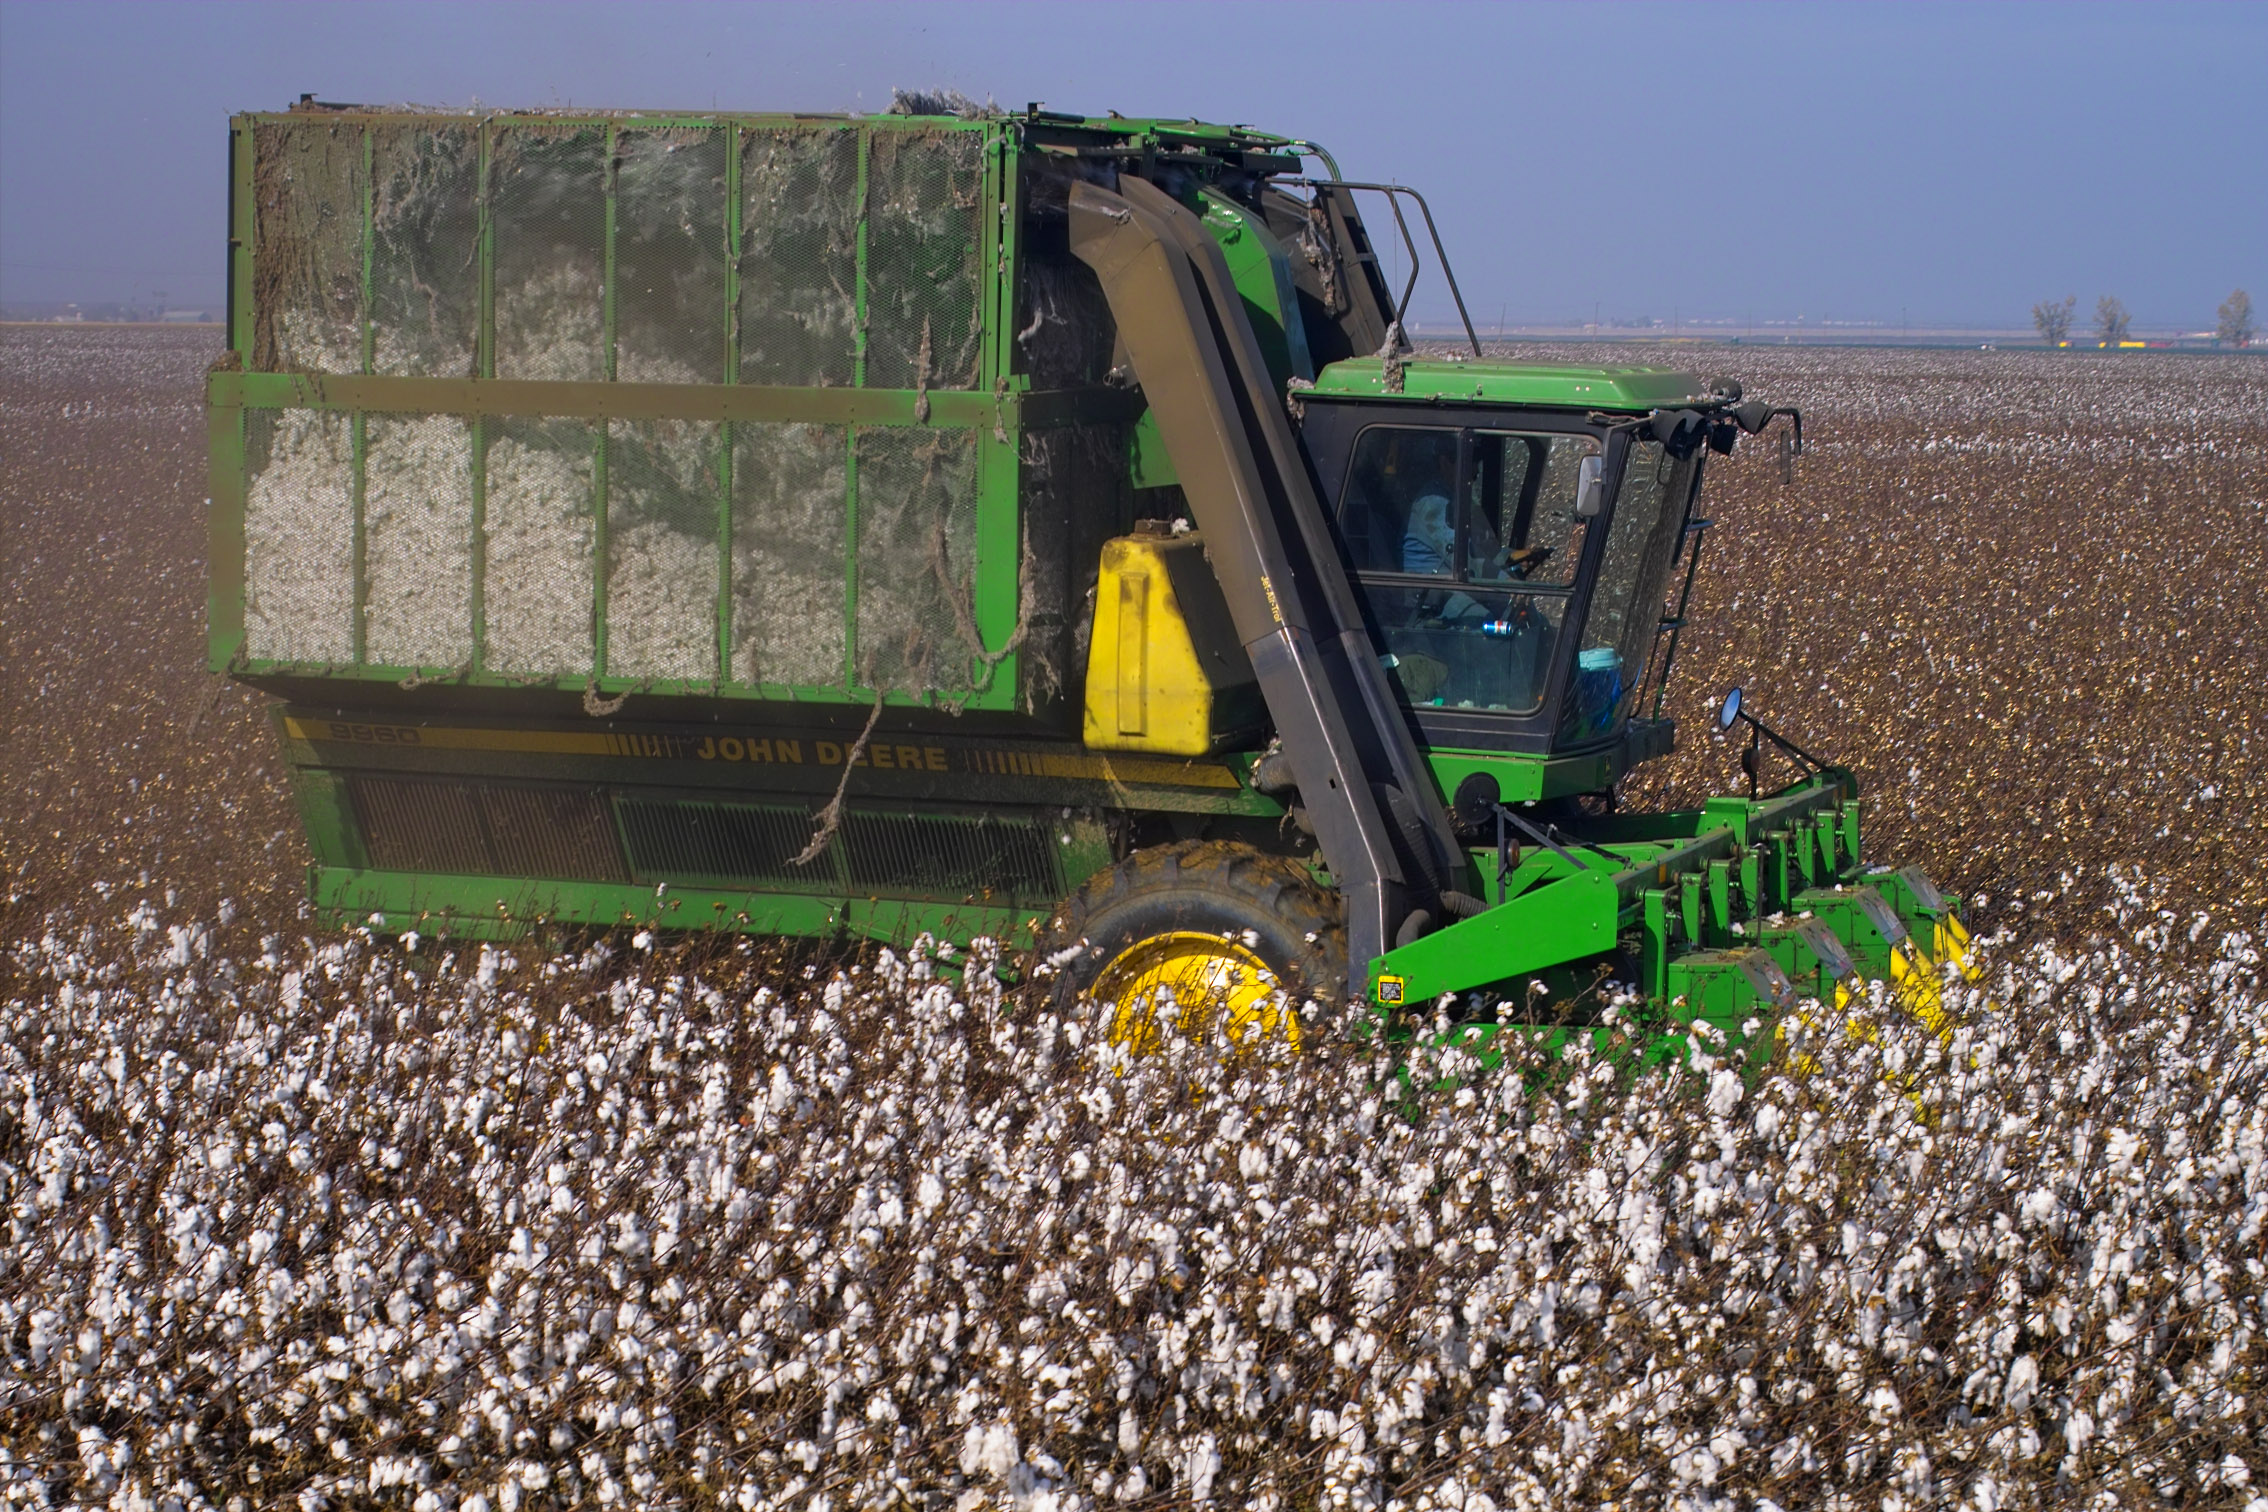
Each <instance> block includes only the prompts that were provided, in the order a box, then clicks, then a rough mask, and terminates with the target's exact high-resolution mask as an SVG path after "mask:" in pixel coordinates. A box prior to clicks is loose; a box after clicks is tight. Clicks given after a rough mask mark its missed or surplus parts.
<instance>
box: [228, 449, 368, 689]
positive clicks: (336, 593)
mask: <svg viewBox="0 0 2268 1512" xmlns="http://www.w3.org/2000/svg"><path fill="white" fill-rule="evenodd" d="M244 420H245V432H246V435H245V441H246V445H245V464H246V472H247V474H248V476H247V479H246V487H245V491H244V650H245V654H246V655H248V656H251V657H253V658H255V659H257V660H261V661H289V662H343V661H351V660H352V659H353V657H354V428H353V425H352V423H351V422H350V421H349V420H348V418H347V417H346V416H345V415H342V414H337V413H334V412H331V411H325V410H254V411H252V412H251V413H249V414H247V415H246V416H245V417H244Z"/></svg>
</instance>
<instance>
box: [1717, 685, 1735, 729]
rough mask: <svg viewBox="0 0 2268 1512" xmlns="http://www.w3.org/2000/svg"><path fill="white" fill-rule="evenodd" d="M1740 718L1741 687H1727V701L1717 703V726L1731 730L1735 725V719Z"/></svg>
mask: <svg viewBox="0 0 2268 1512" xmlns="http://www.w3.org/2000/svg"><path fill="white" fill-rule="evenodd" d="M1738 718H1740V689H1738V688H1727V689H1726V690H1725V701H1724V702H1723V703H1721V704H1719V705H1717V728H1718V729H1720V730H1729V729H1731V728H1732V727H1733V721H1734V720H1736V719H1738Z"/></svg>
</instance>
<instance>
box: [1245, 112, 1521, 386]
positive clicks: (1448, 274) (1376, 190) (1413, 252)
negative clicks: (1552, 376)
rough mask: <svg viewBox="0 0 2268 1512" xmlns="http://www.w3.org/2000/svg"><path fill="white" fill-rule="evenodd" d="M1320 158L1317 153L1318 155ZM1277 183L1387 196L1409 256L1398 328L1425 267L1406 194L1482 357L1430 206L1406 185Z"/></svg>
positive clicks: (1468, 337) (1475, 349) (1312, 181)
mask: <svg viewBox="0 0 2268 1512" xmlns="http://www.w3.org/2000/svg"><path fill="white" fill-rule="evenodd" d="M1321 155H1322V154H1321V153H1320V151H1319V152H1318V156H1321ZM1323 161H1324V162H1326V163H1329V162H1330V161H1331V160H1330V158H1329V157H1324V158H1323ZM1336 167H1337V165H1336V164H1333V168H1334V171H1335V170H1336ZM1276 182H1277V183H1278V184H1296V185H1298V186H1300V187H1301V188H1306V189H1360V190H1367V191H1369V192H1370V193H1373V194H1383V195H1385V196H1386V204H1387V208H1389V209H1391V210H1392V211H1393V212H1394V228H1395V229H1396V230H1397V231H1400V232H1401V233H1402V246H1403V248H1404V250H1406V251H1407V252H1408V253H1409V254H1410V279H1409V282H1408V283H1406V284H1404V285H1403V286H1402V298H1401V301H1400V302H1399V303H1398V304H1396V306H1395V307H1394V324H1395V325H1397V326H1399V325H1401V324H1402V323H1403V319H1404V317H1405V316H1407V315H1408V314H1409V309H1410V296H1411V295H1412V294H1414V293H1415V292H1417V280H1418V271H1419V269H1420V268H1421V267H1422V266H1423V265H1424V263H1423V259H1421V258H1420V257H1419V256H1418V249H1417V239H1416V238H1415V237H1413V236H1411V235H1410V223H1409V221H1408V220H1407V219H1406V218H1405V217H1404V216H1403V214H1402V206H1401V201H1400V196H1402V195H1405V194H1406V195H1408V196H1409V197H1410V198H1411V199H1414V200H1416V201H1417V207H1418V213H1419V214H1421V215H1423V216H1424V217H1425V234H1426V235H1427V236H1428V237H1430V238H1431V239H1432V241H1433V251H1434V255H1435V256H1437V257H1439V258H1440V259H1441V276H1442V278H1444V279H1445V280H1447V281H1448V284H1449V297H1450V299H1452V300H1453V301H1455V302H1456V305H1457V318H1458V319H1459V320H1460V321H1462V322H1463V323H1464V327H1465V340H1466V341H1467V342H1469V343H1470V344H1471V346H1472V349H1473V355H1474V356H1475V357H1478V356H1480V355H1481V345H1480V337H1479V336H1477V335H1476V334H1474V332H1473V317H1472V316H1471V315H1469V314H1467V313H1466V311H1465V296H1464V294H1463V293H1462V291H1460V290H1459V289H1458V287H1457V273H1456V270H1455V269H1453V268H1451V267H1450V266H1449V251H1448V249H1447V248H1446V247H1444V246H1442V245H1441V231H1440V228H1439V227H1437V226H1435V225H1434V223H1433V207H1432V206H1430V205H1428V204H1427V203H1426V202H1425V196H1424V195H1422V194H1420V193H1418V192H1417V191H1416V190H1415V189H1412V188H1410V187H1409V186H1408V185H1407V184H1371V183H1362V182H1358V181H1356V180H1354V179H1342V178H1327V179H1317V178H1296V179H1278V180H1277V181H1276Z"/></svg>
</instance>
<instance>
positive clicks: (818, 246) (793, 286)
mask: <svg viewBox="0 0 2268 1512" xmlns="http://www.w3.org/2000/svg"><path fill="white" fill-rule="evenodd" d="M740 198H741V212H740V240H741V256H740V310H739V320H740V381H741V382H742V383H775V384H787V385H793V386H796V387H802V388H818V387H822V386H825V387H835V388H847V387H849V386H850V384H851V382H852V379H853V376H854V370H853V367H852V363H853V359H854V357H855V354H856V349H857V345H858V338H857V330H856V327H857V319H858V301H857V289H858V221H859V203H858V133H857V132H856V131H852V130H847V129H844V130H807V129H799V130H788V131H760V130H751V131H749V132H748V133H747V135H746V136H745V137H744V138H743V139H742V144H741V169H740Z"/></svg>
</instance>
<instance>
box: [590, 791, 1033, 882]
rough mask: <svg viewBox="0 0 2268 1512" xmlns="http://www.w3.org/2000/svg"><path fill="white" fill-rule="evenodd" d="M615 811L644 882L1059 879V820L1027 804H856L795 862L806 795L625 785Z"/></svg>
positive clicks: (805, 835) (810, 820)
mask: <svg viewBox="0 0 2268 1512" xmlns="http://www.w3.org/2000/svg"><path fill="white" fill-rule="evenodd" d="M619 811H620V813H621V815H622V834H623V838H624V840H625V842H626V844H627V845H628V847H629V852H630V864H631V867H632V870H633V872H634V874H635V876H636V878H637V880H638V881H640V882H711V883H720V884H724V885H728V886H738V887H751V888H757V889H762V890H783V891H795V892H825V891H829V890H843V889H847V890H850V891H853V892H857V893H862V894H865V895H868V896H872V897H921V896H934V895H936V894H938V893H944V894H947V895H952V894H958V895H960V896H962V897H964V898H969V899H975V900H992V901H1014V902H1021V903H1032V904H1043V903H1050V902H1053V901H1054V900H1055V899H1056V898H1057V897H1059V896H1061V894H1062V891H1063V884H1062V878H1061V875H1060V867H1059V866H1058V864H1057V861H1056V847H1055V844H1054V843H1053V836H1052V831H1051V830H1050V829H1049V827H1048V826H1047V825H1046V824H1045V823H1042V822H1040V821H1039V820H1036V819H1030V818H1026V817H1023V816H1021V815H1014V814H1009V815H1001V814H905V813H875V812H869V811H864V810H859V809H855V808H854V809H852V810H851V811H850V812H849V813H848V814H846V815H845V816H844V819H843V827H842V828H841V830H839V831H838V832H837V839H836V841H835V843H834V844H832V845H830V846H829V847H828V848H827V850H826V851H825V852H824V853H823V854H821V855H820V856H819V857H818V858H817V859H816V860H814V861H812V862H811V863H810V864H809V865H807V866H790V865H789V864H788V858H789V857H791V856H794V855H796V854H797V853H798V852H800V851H801V850H802V849H803V847H804V846H805V845H807V844H808V843H809V842H810V839H811V831H812V826H813V824H814V823H815V820H814V817H813V815H812V813H811V811H810V810H809V809H806V808H803V807H799V806H793V805H786V804H751V803H707V802H701V801H698V800H674V799H664V798H640V797H624V798H623V799H621V800H620V802H619Z"/></svg>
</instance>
